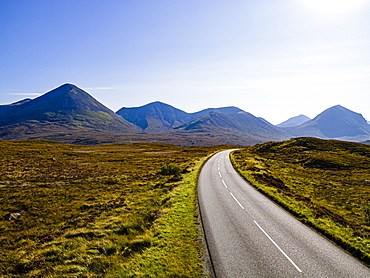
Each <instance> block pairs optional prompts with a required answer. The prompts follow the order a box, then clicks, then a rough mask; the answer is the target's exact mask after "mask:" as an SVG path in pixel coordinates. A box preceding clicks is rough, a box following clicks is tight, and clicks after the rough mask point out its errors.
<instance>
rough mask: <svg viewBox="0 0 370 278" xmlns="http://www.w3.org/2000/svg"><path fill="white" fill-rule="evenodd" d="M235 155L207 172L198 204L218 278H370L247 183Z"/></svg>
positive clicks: (219, 158)
mask: <svg viewBox="0 0 370 278" xmlns="http://www.w3.org/2000/svg"><path fill="white" fill-rule="evenodd" d="M230 152H231V150H228V151H223V152H220V153H217V154H216V155H214V156H213V157H212V158H211V159H210V160H209V161H208V162H207V163H206V164H205V165H204V167H203V169H202V171H201V174H200V176H199V182H198V199H199V207H200V213H201V218H202V222H203V229H204V232H205V237H206V241H207V245H208V249H209V253H210V257H211V260H212V264H213V268H214V272H215V275H216V277H218V278H221V277H233V278H236V277H274V278H275V277H284V278H287V277H315V278H318V277H333V278H339V277H346V278H349V277H356V278H359V277H368V278H369V277H370V269H369V268H368V267H366V266H365V265H363V264H362V263H360V262H359V261H357V260H356V259H355V258H353V257H352V256H350V255H348V254H347V253H345V252H344V251H342V250H341V249H339V248H338V247H336V246H335V245H333V244H332V243H331V242H329V241H328V240H326V239H325V238H323V237H321V236H320V235H318V234H317V233H316V232H314V231H313V230H311V229H310V228H308V227H306V226H305V225H303V224H302V223H300V222H299V221H298V220H296V219H295V218H294V217H292V216H291V215H290V214H288V213H287V212H286V211H284V210H283V209H281V208H280V207H278V206H277V205H275V204H274V203H273V202H271V201H270V200H268V199H267V198H266V197H265V196H263V195H262V194H260V193H259V192H257V191H256V190H255V189H254V188H252V187H251V186H250V185H249V184H248V183H246V182H245V181H244V180H243V179H242V178H241V177H240V176H239V175H238V174H237V172H236V171H235V170H234V168H233V167H232V165H231V162H230V159H229V154H230Z"/></svg>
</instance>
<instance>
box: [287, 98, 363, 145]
mask: <svg viewBox="0 0 370 278" xmlns="http://www.w3.org/2000/svg"><path fill="white" fill-rule="evenodd" d="M284 130H285V131H286V132H288V133H289V134H291V135H293V136H297V137H298V136H312V137H319V138H337V139H344V140H359V139H360V138H365V139H364V140H366V138H370V125H369V124H368V123H367V122H366V120H365V119H364V117H362V115H361V114H359V113H356V112H353V111H351V110H349V109H347V108H344V107H343V106H340V105H336V106H333V107H331V108H329V109H326V110H325V111H323V112H322V113H320V114H319V115H317V116H316V117H315V118H314V119H312V120H309V121H307V122H305V123H303V124H302V125H299V126H296V127H290V128H285V129H284Z"/></svg>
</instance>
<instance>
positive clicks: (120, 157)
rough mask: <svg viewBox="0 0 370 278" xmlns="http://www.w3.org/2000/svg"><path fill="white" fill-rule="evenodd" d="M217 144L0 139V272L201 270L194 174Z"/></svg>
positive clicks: (182, 273)
mask: <svg viewBox="0 0 370 278" xmlns="http://www.w3.org/2000/svg"><path fill="white" fill-rule="evenodd" d="M222 148H223V147H220V146H219V147H199V148H198V147H192V148H183V147H177V146H173V145H168V144H155V143H135V144H111V145H103V146H96V147H89V146H78V145H68V144H62V143H57V142H52V141H43V140H26V141H0V150H1V151H0V152H1V156H0V203H1V207H0V215H1V218H0V277H151V276H153V277H199V276H201V275H202V274H203V269H202V262H201V254H200V243H199V242H198V236H199V234H198V232H197V230H196V225H197V220H196V194H195V190H196V178H197V174H198V170H199V167H200V163H201V162H202V161H203V160H204V159H205V158H206V157H207V156H209V155H210V154H212V153H214V152H215V151H217V150H220V149H222ZM165 165H176V166H177V167H173V166H172V167H173V168H175V169H178V168H179V169H181V173H179V174H176V175H171V174H170V175H167V174H166V175H164V174H163V173H161V170H162V169H163V167H164V166H165ZM17 213H19V214H18V215H17ZM13 216H14V218H16V219H11V220H9V218H12V217H13ZM18 216H19V217H18Z"/></svg>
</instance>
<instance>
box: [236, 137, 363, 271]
mask: <svg viewBox="0 0 370 278" xmlns="http://www.w3.org/2000/svg"><path fill="white" fill-rule="evenodd" d="M232 162H233V164H234V167H235V168H236V169H237V170H238V171H239V173H240V174H241V175H242V176H243V177H244V178H245V179H246V180H247V181H249V182H250V183H251V184H252V185H254V186H255V187H256V188H257V190H260V191H261V192H263V193H264V194H266V195H267V196H269V197H270V198H271V199H273V200H274V201H275V202H277V203H278V204H280V205H281V206H282V207H284V208H285V209H287V210H288V211H290V212H291V213H293V214H294V215H295V216H296V217H297V218H298V219H299V220H301V221H302V222H304V223H306V224H307V225H309V226H311V227H313V228H315V229H316V230H318V231H319V232H320V233H322V234H323V235H324V236H326V237H327V238H329V239H331V240H332V241H334V242H336V243H337V244H338V245H340V246H341V247H343V248H344V249H346V250H347V251H349V252H351V253H352V254H353V255H354V256H356V257H357V258H359V259H360V260H362V261H363V262H365V263H366V264H368V265H369V264H370V222H369V202H370V200H369V196H370V182H369V180H370V147H369V146H367V145H363V144H357V143H349V142H341V141H335V140H320V139H314V138H295V139H291V140H289V141H284V142H268V143H264V144H260V145H256V146H253V147H248V148H245V149H242V150H239V151H236V152H234V153H233V155H232Z"/></svg>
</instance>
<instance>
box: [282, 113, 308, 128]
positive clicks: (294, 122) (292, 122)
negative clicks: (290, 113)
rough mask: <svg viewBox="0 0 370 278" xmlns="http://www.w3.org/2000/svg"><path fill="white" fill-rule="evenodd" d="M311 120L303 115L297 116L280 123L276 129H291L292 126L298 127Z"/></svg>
mask: <svg viewBox="0 0 370 278" xmlns="http://www.w3.org/2000/svg"><path fill="white" fill-rule="evenodd" d="M309 120H311V119H310V118H309V117H307V116H305V115H302V114H301V115H299V116H295V117H292V118H290V119H288V120H286V121H285V122H282V123H280V124H278V125H276V126H278V127H293V126H299V125H301V124H303V123H305V122H307V121H309Z"/></svg>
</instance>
